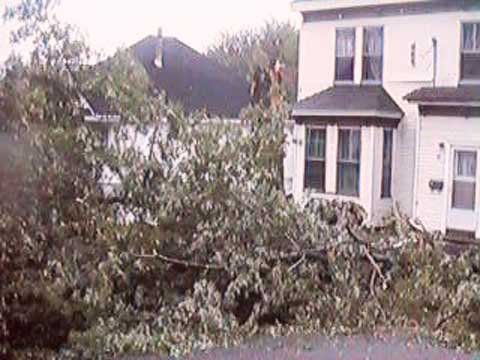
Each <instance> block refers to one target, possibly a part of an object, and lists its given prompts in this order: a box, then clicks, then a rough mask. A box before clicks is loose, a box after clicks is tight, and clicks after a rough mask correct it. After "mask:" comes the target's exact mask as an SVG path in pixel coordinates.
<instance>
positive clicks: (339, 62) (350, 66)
mask: <svg viewBox="0 0 480 360" xmlns="http://www.w3.org/2000/svg"><path fill="white" fill-rule="evenodd" d="M335 54H336V61H335V80H341V81H353V71H354V66H355V65H354V64H355V29H353V28H352V29H338V30H337V32H336V50H335Z"/></svg>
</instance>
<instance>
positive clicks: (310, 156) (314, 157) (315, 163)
mask: <svg viewBox="0 0 480 360" xmlns="http://www.w3.org/2000/svg"><path fill="white" fill-rule="evenodd" d="M325 143H326V131H325V129H318V128H307V146H306V157H305V188H307V189H313V190H317V191H320V192H325V145H326V144H325Z"/></svg>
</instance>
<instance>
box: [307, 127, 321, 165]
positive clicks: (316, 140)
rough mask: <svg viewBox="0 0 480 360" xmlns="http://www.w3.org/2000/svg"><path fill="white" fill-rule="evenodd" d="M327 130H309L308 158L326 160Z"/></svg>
mask: <svg viewBox="0 0 480 360" xmlns="http://www.w3.org/2000/svg"><path fill="white" fill-rule="evenodd" d="M325 136H326V133H325V130H323V129H307V158H311V159H317V160H323V159H325Z"/></svg>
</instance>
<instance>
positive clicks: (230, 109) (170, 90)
mask: <svg viewBox="0 0 480 360" xmlns="http://www.w3.org/2000/svg"><path fill="white" fill-rule="evenodd" d="M159 46H161V49H162V50H161V53H162V67H161V68H159V67H157V66H156V65H155V59H156V57H157V52H158V47H159ZM131 49H132V50H133V53H134V55H135V57H136V58H137V59H138V60H139V61H140V63H141V64H142V65H143V66H144V68H145V70H146V72H147V75H148V77H149V78H150V80H151V82H152V84H153V85H154V87H155V88H156V89H157V90H159V91H164V92H165V93H166V96H167V99H168V100H171V101H174V102H178V103H180V104H182V106H183V108H184V110H185V111H186V112H187V113H192V112H195V111H206V112H207V113H208V114H210V115H214V116H221V117H226V118H238V116H239V114H240V111H241V110H242V109H243V108H244V107H246V106H248V104H249V103H250V94H249V84H248V82H247V80H246V79H244V78H242V77H240V76H237V75H235V74H234V73H233V72H232V71H230V70H229V69H228V68H227V67H225V66H223V65H221V64H220V63H218V62H216V61H215V60H213V59H211V58H209V57H207V56H205V55H202V54H200V53H199V52H197V51H196V50H194V49H192V48H191V47H189V46H187V45H185V44H184V43H182V42H181V41H179V40H178V39H176V38H171V37H163V38H161V42H160V38H159V37H156V36H148V37H146V38H144V39H143V40H141V41H139V42H137V43H136V44H134V45H132V46H131ZM86 97H87V99H88V102H89V105H90V106H91V107H92V108H93V110H94V111H95V113H96V114H97V115H111V114H112V113H113V112H114V111H113V110H112V106H110V105H109V104H108V102H107V101H106V100H105V99H102V98H99V97H89V96H88V94H86Z"/></svg>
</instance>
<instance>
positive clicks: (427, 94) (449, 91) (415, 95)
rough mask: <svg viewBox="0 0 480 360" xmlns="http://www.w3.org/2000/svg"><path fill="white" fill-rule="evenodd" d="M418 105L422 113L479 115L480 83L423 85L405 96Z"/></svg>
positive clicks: (462, 115) (461, 115) (463, 115)
mask: <svg viewBox="0 0 480 360" xmlns="http://www.w3.org/2000/svg"><path fill="white" fill-rule="evenodd" d="M405 100H407V101H409V102H411V103H416V104H418V105H419V109H420V113H421V114H422V115H431V116H433V115H439V116H460V117H472V116H475V117H478V116H480V85H461V86H458V87H423V88H420V89H417V90H414V91H412V92H411V93H409V94H407V95H406V96H405Z"/></svg>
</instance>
